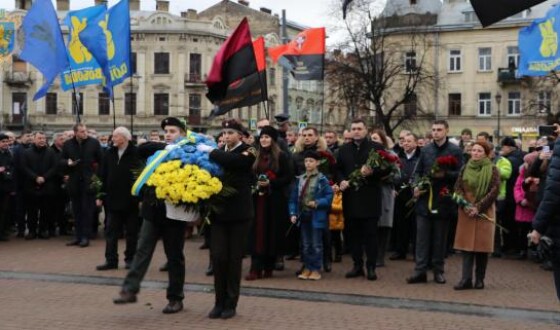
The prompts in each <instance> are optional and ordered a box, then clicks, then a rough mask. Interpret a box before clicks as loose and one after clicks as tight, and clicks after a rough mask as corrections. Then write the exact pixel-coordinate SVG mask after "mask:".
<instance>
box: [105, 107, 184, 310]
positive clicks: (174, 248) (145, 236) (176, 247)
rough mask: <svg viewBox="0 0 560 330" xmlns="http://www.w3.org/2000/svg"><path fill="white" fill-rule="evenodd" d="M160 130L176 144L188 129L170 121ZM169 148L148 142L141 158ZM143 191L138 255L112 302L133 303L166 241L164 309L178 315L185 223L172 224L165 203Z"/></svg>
mask: <svg viewBox="0 0 560 330" xmlns="http://www.w3.org/2000/svg"><path fill="white" fill-rule="evenodd" d="M161 128H162V129H163V130H164V131H165V142H166V143H167V144H172V143H175V142H176V141H177V140H178V139H179V138H181V137H184V136H185V135H186V125H185V123H184V122H182V121H180V120H179V119H177V118H174V117H169V118H166V119H164V120H163V121H162V122H161ZM165 146H166V144H164V143H160V142H146V143H144V144H142V145H141V146H139V147H138V153H139V155H140V157H141V158H148V156H151V155H152V154H153V153H155V152H156V151H158V150H161V149H164V148H165ZM142 189H143V191H142V195H143V201H142V211H141V212H142V216H143V217H144V220H145V221H143V223H142V228H141V229H140V235H139V239H138V247H137V249H136V254H135V255H134V259H133V260H132V265H131V266H130V271H129V272H128V274H127V275H126V278H125V279H124V283H123V286H122V290H121V292H120V293H119V295H118V297H116V298H115V299H113V302H114V303H115V304H126V303H134V302H136V300H137V298H136V295H137V294H138V292H139V291H140V282H142V279H143V278H144V276H145V275H146V272H147V271H148V267H149V265H150V261H151V260H152V256H153V254H154V250H155V248H156V244H157V241H158V239H159V238H160V237H161V238H162V240H163V248H164V250H165V255H166V256H167V265H168V270H169V273H168V274H169V285H168V287H167V299H168V300H169V304H167V306H165V308H164V309H163V313H164V314H172V313H177V312H179V311H181V310H182V309H183V299H184V298H185V294H184V291H183V286H184V285H185V255H184V253H183V247H184V245H185V240H184V236H185V228H186V224H187V223H186V222H184V221H178V220H172V219H169V218H167V217H166V213H165V205H164V203H163V202H162V201H157V200H154V199H155V198H150V197H149V196H152V197H154V195H155V192H154V189H153V187H147V186H144V187H143V188H142Z"/></svg>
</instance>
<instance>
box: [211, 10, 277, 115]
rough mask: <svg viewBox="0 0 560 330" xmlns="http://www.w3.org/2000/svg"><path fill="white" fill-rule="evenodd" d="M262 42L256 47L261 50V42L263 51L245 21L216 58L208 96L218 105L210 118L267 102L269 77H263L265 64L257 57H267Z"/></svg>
mask: <svg viewBox="0 0 560 330" xmlns="http://www.w3.org/2000/svg"><path fill="white" fill-rule="evenodd" d="M259 40H260V39H259ZM259 40H257V41H256V44H258V46H257V48H259V47H261V42H262V47H261V49H260V50H259V49H255V46H253V41H252V40H251V32H250V30H249V24H248V22H247V18H244V19H243V20H242V21H241V23H240V24H239V26H238V27H237V29H235V31H234V32H233V34H232V35H231V36H230V37H229V38H228V39H227V40H226V41H225V42H224V44H223V45H222V47H221V48H220V50H219V51H218V53H217V54H216V57H214V62H213V63H212V68H211V69H210V73H209V74H208V79H207V80H206V86H208V93H207V94H206V97H208V99H209V100H210V101H211V102H212V103H213V104H214V105H215V106H216V108H215V109H214V110H212V114H211V116H217V115H223V114H224V113H227V112H228V111H229V110H231V109H234V108H239V107H243V106H250V105H253V104H256V103H259V102H261V101H263V100H266V97H267V92H266V78H263V76H265V75H266V70H265V63H266V62H265V60H264V57H263V58H262V59H257V54H256V51H259V52H260V54H262V56H264V41H263V40H261V41H259ZM259 57H260V55H259ZM261 73H262V75H261Z"/></svg>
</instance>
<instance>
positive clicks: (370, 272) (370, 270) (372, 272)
mask: <svg viewBox="0 0 560 330" xmlns="http://www.w3.org/2000/svg"><path fill="white" fill-rule="evenodd" d="M367 279H368V281H375V280H377V274H376V273H375V269H373V267H368V268H367Z"/></svg>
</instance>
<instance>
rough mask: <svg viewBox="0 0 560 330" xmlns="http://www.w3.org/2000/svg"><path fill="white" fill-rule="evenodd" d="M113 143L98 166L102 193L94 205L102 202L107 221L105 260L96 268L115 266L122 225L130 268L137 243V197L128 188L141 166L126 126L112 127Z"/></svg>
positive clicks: (114, 267)
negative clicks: (99, 167) (99, 166)
mask: <svg viewBox="0 0 560 330" xmlns="http://www.w3.org/2000/svg"><path fill="white" fill-rule="evenodd" d="M112 137H113V140H112V141H113V146H112V147H110V148H109V149H108V150H107V151H106V153H105V157H104V160H103V165H102V166H101V175H100V177H101V181H102V182H103V188H102V194H103V195H102V196H98V199H97V205H98V206H101V205H103V204H104V205H105V211H106V212H107V224H106V229H105V240H106V242H107V244H106V246H105V263H104V264H102V265H99V266H97V270H108V269H117V268H118V264H119V255H118V242H119V233H120V231H121V229H122V228H123V226H124V227H125V233H126V236H125V238H126V249H125V251H124V262H125V268H126V269H130V264H131V263H132V258H133V257H134V253H135V252H136V244H137V243H138V228H139V226H140V222H139V221H138V202H139V200H138V198H136V197H134V196H132V194H131V190H132V185H133V184H134V180H135V173H137V172H139V171H140V170H141V169H142V167H143V166H142V162H141V161H140V158H139V156H138V150H137V148H136V146H134V145H132V143H130V141H131V139H132V135H131V134H130V131H129V130H128V129H127V128H126V127H122V126H121V127H117V128H116V129H115V130H114V131H113V135H112Z"/></svg>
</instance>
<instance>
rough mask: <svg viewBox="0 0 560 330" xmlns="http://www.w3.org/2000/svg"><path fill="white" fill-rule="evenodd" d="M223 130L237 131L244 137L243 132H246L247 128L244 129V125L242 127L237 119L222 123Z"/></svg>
mask: <svg viewBox="0 0 560 330" xmlns="http://www.w3.org/2000/svg"><path fill="white" fill-rule="evenodd" d="M222 128H224V129H226V128H227V129H233V130H236V131H238V132H239V134H241V135H243V131H244V130H245V128H243V125H241V123H240V122H239V121H237V120H235V119H228V120H224V121H223V122H222Z"/></svg>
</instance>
